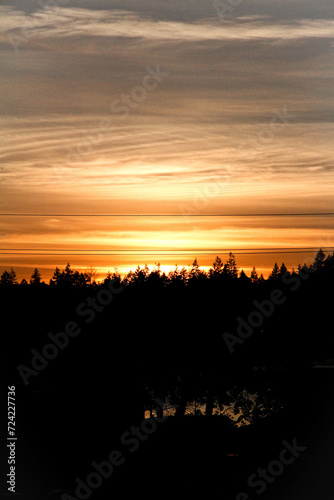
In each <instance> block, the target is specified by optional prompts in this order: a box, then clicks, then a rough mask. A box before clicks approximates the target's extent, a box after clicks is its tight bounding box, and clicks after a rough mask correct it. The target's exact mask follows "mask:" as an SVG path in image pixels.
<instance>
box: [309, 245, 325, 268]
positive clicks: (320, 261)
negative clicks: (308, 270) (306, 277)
mask: <svg viewBox="0 0 334 500" xmlns="http://www.w3.org/2000/svg"><path fill="white" fill-rule="evenodd" d="M325 258H326V255H325V253H324V252H323V250H322V249H321V248H320V250H319V251H318V253H317V255H316V256H315V259H314V262H313V264H312V269H313V270H314V271H316V272H320V271H322V269H323V267H324V264H325Z"/></svg>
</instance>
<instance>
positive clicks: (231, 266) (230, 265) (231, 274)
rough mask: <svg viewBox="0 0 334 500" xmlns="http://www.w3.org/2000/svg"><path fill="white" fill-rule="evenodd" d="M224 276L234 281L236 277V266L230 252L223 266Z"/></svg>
mask: <svg viewBox="0 0 334 500" xmlns="http://www.w3.org/2000/svg"><path fill="white" fill-rule="evenodd" d="M224 274H225V276H227V277H228V278H234V279H235V278H237V277H238V266H237V263H236V260H235V256H234V255H233V253H232V252H230V253H229V257H228V259H227V261H226V263H225V265H224Z"/></svg>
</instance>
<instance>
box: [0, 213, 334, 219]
mask: <svg viewBox="0 0 334 500" xmlns="http://www.w3.org/2000/svg"><path fill="white" fill-rule="evenodd" d="M333 216H334V212H309V213H262V214H259V213H251V214H248V213H246V214H23V213H0V217H184V218H187V217H333Z"/></svg>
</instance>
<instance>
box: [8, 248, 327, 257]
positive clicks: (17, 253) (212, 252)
mask: <svg viewBox="0 0 334 500" xmlns="http://www.w3.org/2000/svg"><path fill="white" fill-rule="evenodd" d="M332 250H333V249H332ZM317 251H318V250H315V249H309V250H289V251H286V250H283V251H282V250H276V251H270V252H268V251H261V250H260V251H253V252H235V251H233V252H232V253H233V254H235V255H275V254H300V253H310V252H317ZM163 252H164V251H161V252H158V251H157V252H150V251H148V252H140V253H139V252H133V253H129V252H126V253H125V252H121V253H119V252H110V253H58V252H52V253H45V252H24V251H22V252H1V251H0V255H21V256H26V255H36V256H58V257H59V256H67V257H72V256H83V257H84V256H95V257H107V256H123V257H124V256H128V257H134V256H156V255H157V254H159V255H160V257H169V256H178V257H182V256H185V257H186V256H189V255H192V256H198V255H217V254H219V253H220V254H228V253H229V252H227V251H220V250H215V251H196V250H194V251H192V252H189V251H188V252H187V251H176V252H168V253H163Z"/></svg>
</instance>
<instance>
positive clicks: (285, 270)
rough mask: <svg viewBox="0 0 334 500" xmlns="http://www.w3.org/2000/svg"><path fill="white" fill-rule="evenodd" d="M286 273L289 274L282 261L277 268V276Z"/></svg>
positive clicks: (280, 276)
mask: <svg viewBox="0 0 334 500" xmlns="http://www.w3.org/2000/svg"><path fill="white" fill-rule="evenodd" d="M287 274H290V273H289V271H288V268H287V267H286V265H285V264H284V262H282V265H281V267H280V269H279V273H278V277H279V278H280V279H281V278H282V277H283V275H287Z"/></svg>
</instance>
